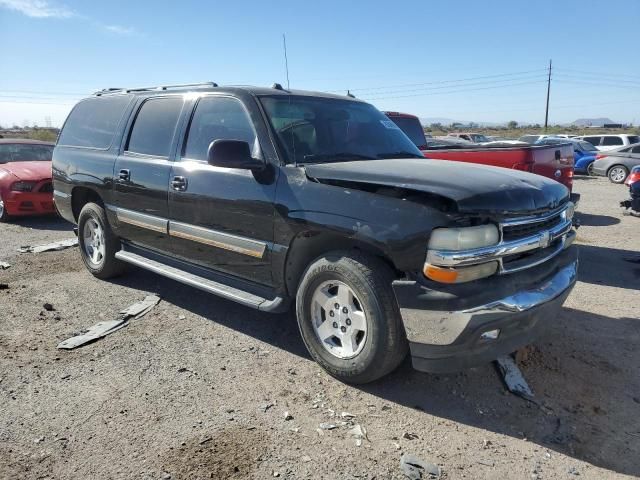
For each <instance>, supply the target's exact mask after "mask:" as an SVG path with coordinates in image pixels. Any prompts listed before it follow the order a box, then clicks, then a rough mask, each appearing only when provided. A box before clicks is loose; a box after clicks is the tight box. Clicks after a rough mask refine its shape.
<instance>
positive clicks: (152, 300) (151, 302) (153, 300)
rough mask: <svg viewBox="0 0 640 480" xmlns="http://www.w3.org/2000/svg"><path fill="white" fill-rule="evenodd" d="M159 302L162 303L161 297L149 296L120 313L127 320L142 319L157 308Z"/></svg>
mask: <svg viewBox="0 0 640 480" xmlns="http://www.w3.org/2000/svg"><path fill="white" fill-rule="evenodd" d="M158 302H160V297H158V296H156V295H147V296H146V297H144V300H141V301H140V302H136V303H134V304H133V305H131V306H129V307H127V308H125V309H124V310H121V311H120V315H123V316H125V317H127V318H131V317H134V318H140V317H143V316H144V315H146V314H147V312H149V310H151V309H152V308H153V307H155V306H156V305H157V304H158Z"/></svg>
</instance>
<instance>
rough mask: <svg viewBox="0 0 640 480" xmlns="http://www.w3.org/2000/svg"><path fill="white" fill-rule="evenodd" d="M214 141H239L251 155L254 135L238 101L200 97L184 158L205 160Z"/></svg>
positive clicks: (254, 146) (247, 116)
mask: <svg viewBox="0 0 640 480" xmlns="http://www.w3.org/2000/svg"><path fill="white" fill-rule="evenodd" d="M214 140H242V141H244V142H247V143H248V144H249V147H250V148H251V149H252V151H253V153H254V155H255V149H256V148H257V145H256V134H255V132H254V130H253V125H252V123H251V120H250V119H249V115H247V112H246V111H245V109H244V107H243V106H242V104H241V103H240V101H239V100H236V99H233V98H229V97H204V98H202V99H200V101H199V102H198V105H197V106H196V111H195V113H194V114H193V119H192V120H191V126H190V127H189V135H188V137H187V143H186V146H185V149H184V157H186V158H189V159H193V160H206V159H207V152H208V150H209V144H210V143H211V142H213V141H214Z"/></svg>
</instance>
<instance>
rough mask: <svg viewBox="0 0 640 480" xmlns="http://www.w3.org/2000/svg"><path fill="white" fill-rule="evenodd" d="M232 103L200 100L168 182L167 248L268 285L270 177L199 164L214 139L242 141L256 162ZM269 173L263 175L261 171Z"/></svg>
mask: <svg viewBox="0 0 640 480" xmlns="http://www.w3.org/2000/svg"><path fill="white" fill-rule="evenodd" d="M255 132H256V130H255V128H254V126H253V124H252V121H251V119H250V118H249V115H248V113H247V111H246V109H245V106H244V105H243V104H242V103H241V102H240V100H238V99H236V98H233V97H228V96H221V95H206V96H203V97H201V98H200V99H199V100H198V101H197V103H196V105H195V110H194V112H193V115H192V118H191V122H190V124H189V126H188V128H187V129H186V133H185V135H186V136H185V139H184V142H183V145H182V148H181V152H180V155H178V158H177V159H176V161H175V162H174V164H173V168H172V170H171V178H170V180H169V183H170V188H169V220H170V224H169V230H170V233H171V247H172V250H173V252H174V253H175V254H176V255H177V256H178V257H180V258H183V259H186V260H188V261H191V262H194V263H197V264H200V265H202V266H205V267H208V268H212V269H215V270H219V271H221V272H224V273H228V274H232V275H235V276H238V277H242V278H244V279H246V280H250V281H254V282H257V283H261V284H264V285H270V284H271V282H272V277H271V268H270V266H271V258H270V257H271V247H272V241H273V215H274V204H273V203H274V197H275V176H274V174H273V173H272V172H271V170H269V169H268V170H267V173H265V172H262V173H255V174H254V173H253V172H252V171H250V170H242V169H233V168H223V167H216V166H213V165H210V164H209V163H208V162H207V151H208V148H209V145H210V144H211V142H213V141H214V140H218V139H224V140H243V141H246V142H248V143H249V145H250V146H251V147H252V152H253V156H254V157H258V158H261V153H260V152H261V149H260V145H259V141H258V139H257V137H256V133H255ZM269 172H271V173H269Z"/></svg>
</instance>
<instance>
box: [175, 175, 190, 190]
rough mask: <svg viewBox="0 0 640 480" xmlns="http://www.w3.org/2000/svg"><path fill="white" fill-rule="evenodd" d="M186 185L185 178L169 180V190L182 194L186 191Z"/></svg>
mask: <svg viewBox="0 0 640 480" xmlns="http://www.w3.org/2000/svg"><path fill="white" fill-rule="evenodd" d="M187 183H188V182H187V179H186V178H185V177H173V179H172V180H171V188H173V189H174V190H177V191H179V192H184V191H185V190H186V189H187Z"/></svg>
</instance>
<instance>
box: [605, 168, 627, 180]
mask: <svg viewBox="0 0 640 480" xmlns="http://www.w3.org/2000/svg"><path fill="white" fill-rule="evenodd" d="M625 178H627V172H626V171H625V169H624V168H622V167H613V168H612V169H611V170H610V171H609V179H610V180H611V181H612V182H615V183H622V182H624V179H625Z"/></svg>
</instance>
